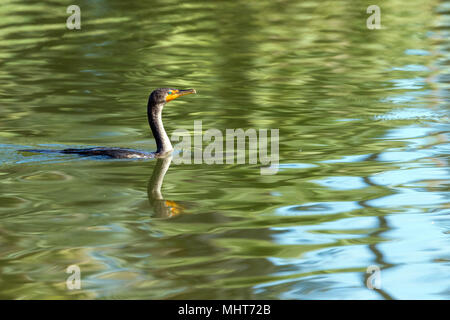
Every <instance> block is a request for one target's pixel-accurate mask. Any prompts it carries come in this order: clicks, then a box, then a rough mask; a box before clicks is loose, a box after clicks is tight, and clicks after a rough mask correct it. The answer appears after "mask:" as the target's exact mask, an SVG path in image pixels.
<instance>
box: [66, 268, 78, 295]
mask: <svg viewBox="0 0 450 320" xmlns="http://www.w3.org/2000/svg"><path fill="white" fill-rule="evenodd" d="M66 273H70V274H71V275H70V276H69V277H68V278H67V280H66V286H67V289H69V290H78V289H81V269H80V267H79V266H77V265H76V264H72V265H70V266H68V267H67V269H66Z"/></svg>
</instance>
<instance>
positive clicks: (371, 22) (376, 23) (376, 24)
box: [366, 4, 381, 30]
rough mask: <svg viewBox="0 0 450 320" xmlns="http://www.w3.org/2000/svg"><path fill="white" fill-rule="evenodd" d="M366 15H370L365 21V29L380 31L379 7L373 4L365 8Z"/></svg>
mask: <svg viewBox="0 0 450 320" xmlns="http://www.w3.org/2000/svg"><path fill="white" fill-rule="evenodd" d="M366 12H367V13H372V15H371V16H369V17H368V18H367V20H366V26H367V29H370V30H374V29H381V9H380V7H379V6H377V5H375V4H373V5H371V6H368V7H367V11H366Z"/></svg>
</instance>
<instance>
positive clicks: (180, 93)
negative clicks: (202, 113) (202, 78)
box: [166, 89, 197, 102]
mask: <svg viewBox="0 0 450 320" xmlns="http://www.w3.org/2000/svg"><path fill="white" fill-rule="evenodd" d="M191 93H197V92H196V91H195V89H187V90H176V89H174V90H172V91H170V92H169V93H168V94H167V96H166V102H169V101H172V100H174V99H176V98H178V97H181V96H185V95H187V94H191Z"/></svg>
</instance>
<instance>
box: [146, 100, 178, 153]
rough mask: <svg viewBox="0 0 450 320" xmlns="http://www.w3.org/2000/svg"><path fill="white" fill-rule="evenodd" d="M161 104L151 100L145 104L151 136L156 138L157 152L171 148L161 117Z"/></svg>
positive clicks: (167, 150) (170, 149)
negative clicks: (153, 102) (155, 103)
mask: <svg viewBox="0 0 450 320" xmlns="http://www.w3.org/2000/svg"><path fill="white" fill-rule="evenodd" d="M163 106H164V105H154V104H152V103H151V102H149V104H148V106H147V116H148V124H149V125H150V128H151V129H152V133H153V137H155V140H156V146H157V150H156V153H157V154H163V153H167V152H170V151H172V150H173V147H172V144H171V143H170V139H169V137H168V136H167V133H166V130H164V125H163V122H162V119H161V113H162V109H163Z"/></svg>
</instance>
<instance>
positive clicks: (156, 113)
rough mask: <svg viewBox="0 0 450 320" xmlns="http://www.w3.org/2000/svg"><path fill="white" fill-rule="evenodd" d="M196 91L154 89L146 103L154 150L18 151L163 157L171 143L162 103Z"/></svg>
mask: <svg viewBox="0 0 450 320" xmlns="http://www.w3.org/2000/svg"><path fill="white" fill-rule="evenodd" d="M191 93H196V91H195V90H194V89H188V90H178V89H172V88H160V89H156V90H154V91H153V92H152V93H151V94H150V96H149V98H148V104H147V116H148V123H149V125H150V129H151V130H152V133H153V136H154V137H155V140H156V146H157V149H156V152H144V151H138V150H132V149H122V148H103V147H93V148H86V149H62V150H36V149H25V150H20V151H27V152H40V153H65V154H79V155H82V156H105V157H109V158H115V159H149V158H159V157H164V156H166V155H167V154H169V153H170V152H171V151H172V150H173V147H172V144H171V143H170V139H169V137H168V136H167V133H166V131H165V130H164V125H163V122H162V118H161V113H162V110H163V107H164V105H165V104H166V103H167V102H169V101H172V100H174V99H176V98H178V97H181V96H184V95H187V94H191Z"/></svg>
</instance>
